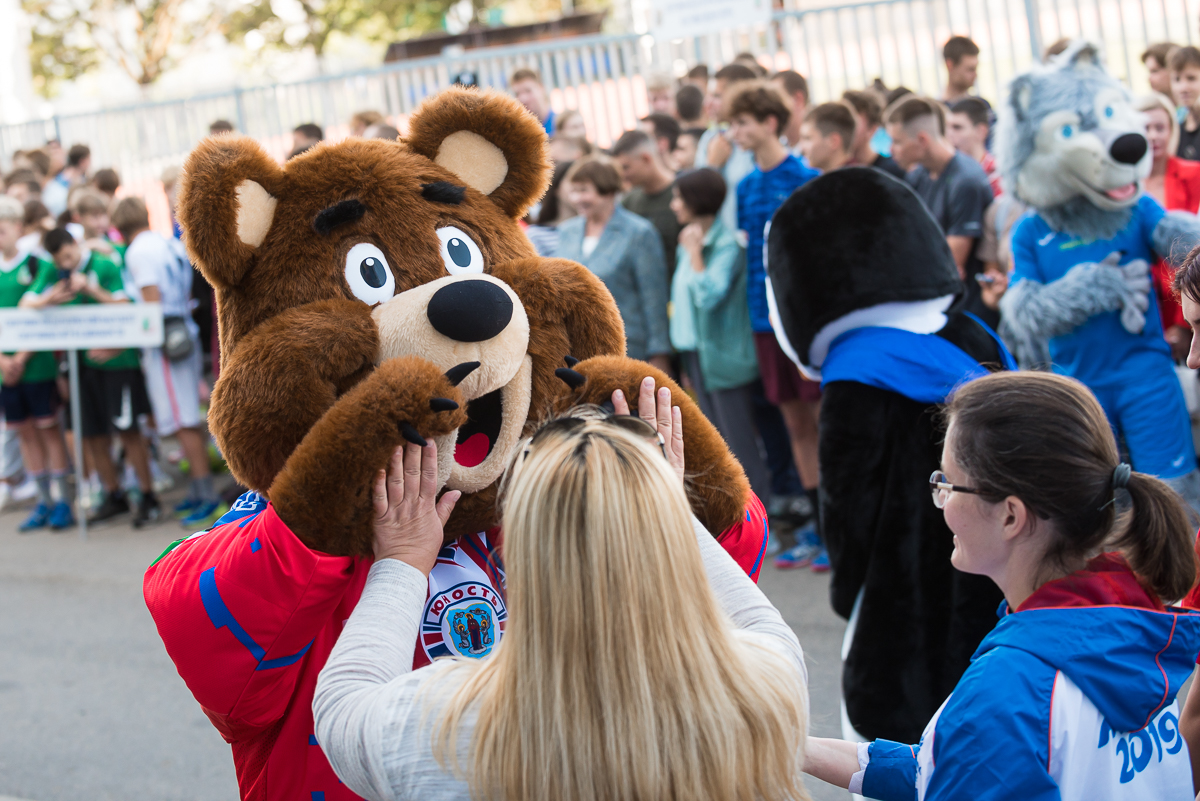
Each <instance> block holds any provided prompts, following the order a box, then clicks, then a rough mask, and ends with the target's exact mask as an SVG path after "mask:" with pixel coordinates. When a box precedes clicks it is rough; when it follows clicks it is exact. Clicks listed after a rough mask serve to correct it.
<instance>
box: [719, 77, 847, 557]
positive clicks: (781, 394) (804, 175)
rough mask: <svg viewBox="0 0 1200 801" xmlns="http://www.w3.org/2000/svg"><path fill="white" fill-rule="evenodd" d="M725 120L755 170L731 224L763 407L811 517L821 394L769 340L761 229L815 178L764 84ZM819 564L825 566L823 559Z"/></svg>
mask: <svg viewBox="0 0 1200 801" xmlns="http://www.w3.org/2000/svg"><path fill="white" fill-rule="evenodd" d="M729 118H730V127H729V130H730V133H731V134H732V136H733V140H734V142H735V143H736V144H737V146H738V147H739V148H741V149H743V150H745V151H747V152H749V153H752V154H753V155H754V169H753V170H751V171H750V173H749V174H748V175H747V176H746V177H745V178H743V179H742V181H741V183H739V184H738V187H737V219H738V226H739V228H740V229H741V230H742V231H743V232H744V235H745V237H746V295H747V301H748V303H749V305H750V326H751V328H752V329H753V331H754V347H755V351H756V352H757V355H758V367H759V372H760V374H761V376H762V383H763V391H764V394H765V395H766V398H767V400H768V401H770V402H771V403H773V404H775V406H777V407H778V408H779V411H780V412H781V413H782V415H783V421H784V424H785V426H786V427H787V432H788V438H789V440H790V444H791V446H792V447H791V449H792V457H793V459H794V460H795V463H796V468H797V469H798V471H799V473H800V482H801V484H802V485H803V487H804V492H805V494H806V495H807V497H808V501H809V504H808V506H809V507H811V509H812V510H814V512H815V510H816V508H817V505H816V494H817V486H818V484H819V479H818V473H817V415H818V413H819V411H820V407H821V387H820V385H819V384H817V383H815V382H812V381H806V380H805V379H804V378H802V377H801V375H800V372H799V371H798V370H797V369H796V365H794V364H793V363H792V361H791V359H789V358H788V357H787V355H786V354H784V352H783V349H782V348H780V347H779V343H778V342H777V341H776V340H775V334H774V333H773V331H772V328H771V322H770V320H769V319H768V311H767V286H766V267H765V265H764V264H763V243H764V241H765V238H766V228H767V224H768V223H769V222H770V221H771V217H772V216H773V215H774V214H775V210H776V209H778V208H779V207H780V206H781V205H782V204H783V201H785V200H787V199H788V197H789V196H791V194H792V192H794V191H795V190H796V189H798V188H799V187H801V186H803V185H804V184H805V183H807V182H808V181H810V180H812V179H813V178H815V177H816V176H817V174H818V173H817V171H816V170H814V169H812V168H810V167H808V166H806V165H804V164H803V163H802V162H801V161H800V160H799V159H797V158H796V157H795V156H793V155H792V154H791V153H789V152H788V151H787V149H786V148H785V147H784V146H783V144H782V143H781V142H780V132H781V131H782V130H784V129H785V128H787V125H788V122H790V120H791V110H790V109H789V108H788V104H787V101H786V100H785V99H784V97H783V95H782V93H780V91H779V90H778V88H777V87H775V86H774V85H772V84H771V83H767V82H764V81H754V82H751V83H748V84H745V85H744V86H741V87H739V88H738V89H737V91H736V93H735V94H734V96H733V97H732V99H731V100H730V103H729ZM801 545H807V546H808V550H807V551H806V552H805V554H804V557H803V558H804V559H808V560H811V559H812V558H813V555H814V554H813V551H812V545H813V543H812V542H802V543H801ZM798 547H799V546H798ZM818 555H819V554H818ZM825 561H826V563H827V561H828V557H825ZM789 566H792V565H789ZM797 566H798V565H797ZM825 569H828V568H827V567H826V568H825Z"/></svg>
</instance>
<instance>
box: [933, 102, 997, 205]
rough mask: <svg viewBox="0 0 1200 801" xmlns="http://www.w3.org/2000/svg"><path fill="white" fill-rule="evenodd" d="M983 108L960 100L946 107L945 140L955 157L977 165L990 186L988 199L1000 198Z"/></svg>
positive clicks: (981, 103) (989, 129) (985, 112)
mask: <svg viewBox="0 0 1200 801" xmlns="http://www.w3.org/2000/svg"><path fill="white" fill-rule="evenodd" d="M988 111H989V109H988V107H987V104H986V103H984V102H983V101H982V100H980V99H979V98H978V97H964V98H963V99H962V100H959V101H958V102H957V103H955V104H954V105H952V106H950V113H949V114H947V115H946V139H947V140H948V141H949V142H950V144H951V145H953V146H954V149H955V150H957V151H958V152H959V153H965V154H966V155H968V156H970V157H971V158H973V159H975V161H976V162H978V164H979V166H980V167H982V168H983V171H984V173H986V174H987V177H988V183H990V184H991V185H992V196H993V197H1000V193H1001V192H1003V191H1004V190H1003V189H1001V187H1000V172H999V171H998V170H997V169H996V157H995V156H993V155H992V154H991V152H989V151H988V149H987V142H988V135H989V133H990V132H991V126H990V125H988Z"/></svg>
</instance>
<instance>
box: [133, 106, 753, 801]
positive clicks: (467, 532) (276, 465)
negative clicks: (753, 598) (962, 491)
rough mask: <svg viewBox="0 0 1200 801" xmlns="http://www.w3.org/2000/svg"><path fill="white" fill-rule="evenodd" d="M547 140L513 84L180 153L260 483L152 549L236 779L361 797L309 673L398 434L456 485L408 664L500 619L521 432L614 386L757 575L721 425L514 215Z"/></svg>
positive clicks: (199, 250)
mask: <svg viewBox="0 0 1200 801" xmlns="http://www.w3.org/2000/svg"><path fill="white" fill-rule="evenodd" d="M546 150H547V147H546V137H545V134H544V133H543V131H542V129H541V126H540V124H539V123H538V122H537V120H536V119H534V118H533V117H532V116H531V115H530V114H529V113H528V112H526V111H525V110H524V109H523V108H522V107H521V106H520V105H519V104H517V103H516V102H515V101H514V100H512V99H511V98H509V97H507V96H504V95H501V94H497V93H490V92H480V91H476V90H464V89H452V90H448V91H446V92H443V93H441V94H439V95H437V96H435V97H433V98H431V99H430V100H428V101H427V102H426V103H425V104H424V105H422V106H421V108H420V109H419V110H418V111H417V112H416V113H415V114H414V115H413V116H412V119H411V121H410V129H409V133H408V136H407V137H406V138H404V139H402V140H400V141H396V142H388V141H381V140H364V139H348V140H345V141H343V142H339V143H337V144H326V143H323V144H320V145H317V146H316V147H314V148H313V149H311V150H309V151H308V152H306V153H304V154H303V155H301V156H298V157H296V158H295V159H293V160H291V161H289V162H288V163H287V164H286V165H285V166H284V167H280V166H279V165H278V164H276V163H275V162H274V161H273V160H271V159H270V158H269V157H267V155H266V154H265V153H264V152H263V150H262V149H261V148H260V147H259V146H258V145H257V143H255V142H254V141H253V140H252V139H248V138H238V137H233V136H218V137H212V138H209V139H206V140H205V141H203V142H202V143H201V144H200V145H199V146H198V147H197V148H196V150H195V151H194V152H193V153H192V154H191V156H190V157H189V158H188V161H187V164H186V166H185V170H184V178H183V183H182V191H181V194H180V222H181V224H182V227H183V229H184V231H185V241H186V244H187V246H188V249H189V252H190V253H191V254H192V257H193V259H194V261H195V262H196V264H197V265H198V266H199V268H200V270H201V271H202V272H203V273H204V275H205V277H206V278H207V279H208V280H209V282H210V283H211V284H212V285H213V287H214V289H215V292H216V300H217V312H218V321H219V326H220V339H221V356H222V371H221V377H220V380H219V381H218V382H217V385H216V388H215V389H214V392H213V398H212V407H211V410H210V413H209V426H210V428H211V430H212V432H213V434H214V436H215V437H216V439H217V442H218V444H219V445H220V447H221V451H222V453H223V454H224V455H225V457H226V459H227V460H228V462H229V465H230V468H231V470H232V472H233V474H234V476H235V477H237V479H238V480H239V481H241V482H242V483H243V484H245V485H246V486H248V487H250V488H251V492H249V493H247V494H246V495H244V496H243V497H242V498H241V499H239V501H238V503H237V504H235V506H234V508H233V509H232V510H231V511H230V513H229V514H228V515H226V516H225V517H223V518H222V519H221V520H220V521H218V523H217V525H215V526H214V527H213V528H212V529H211V530H209V531H208V532H206V533H204V534H202V535H197V536H194V537H191V538H189V539H187V540H185V541H182V542H181V543H180V544H176V545H175V546H173V547H172V549H169V550H168V552H167V553H166V554H164V555H163V556H162V557H160V558H159V561H157V562H156V563H155V564H154V565H153V566H151V568H150V570H148V571H147V574H146V578H145V585H144V590H145V596H146V602H147V605H148V606H149V608H150V611H151V614H152V615H153V617H154V620H155V623H156V625H157V626H158V629H159V633H160V635H161V636H162V638H163V641H164V643H165V644H166V647H167V651H168V653H169V654H170V655H171V657H172V659H173V660H174V662H175V664H176V666H177V668H178V669H179V672H180V674H181V675H182V676H183V678H184V680H185V681H186V682H187V684H188V687H189V689H190V690H191V691H192V693H193V694H194V695H195V696H196V699H197V700H198V701H199V702H200V704H201V705H202V706H203V707H204V709H205V712H206V713H207V714H208V716H209V718H210V719H211V720H212V721H213V723H214V724H215V725H216V726H217V728H218V729H219V730H220V731H221V733H222V734H223V735H224V736H225V738H226V739H227V740H228V741H229V742H230V743H232V744H233V752H234V761H235V763H236V766H237V769H238V779H239V784H240V786H241V789H242V796H243V797H244V798H255V799H267V798H270V799H275V798H279V799H283V798H288V799H292V798H301V797H302V798H308V797H310V795H311V796H312V797H314V798H315V797H317V796H318V795H319V794H320V793H324V796H323V797H324V798H325V800H326V801H335V799H345V798H352V797H353V796H352V794H350V793H349V791H347V790H346V789H345V788H344V787H343V786H341V785H340V784H339V783H338V782H337V779H336V777H335V776H334V775H333V772H332V771H331V770H330V768H329V765H328V763H327V762H326V761H325V758H324V756H323V755H322V754H321V752H320V749H319V748H316V747H313V746H314V745H315V740H314V739H313V737H312V734H313V731H312V712H311V703H312V693H313V688H314V686H315V682H316V677H317V673H318V672H319V671H320V669H321V666H322V665H323V664H324V662H325V659H326V658H327V656H328V654H329V652H330V650H331V649H332V647H333V644H334V642H335V641H336V639H337V636H338V633H339V632H340V631H341V627H342V623H343V621H345V620H346V618H347V617H349V615H350V611H351V610H352V609H353V608H354V605H355V603H357V600H358V597H359V594H360V593H361V589H362V585H363V582H364V581H365V577H366V572H367V568H368V567H369V565H370V559H369V557H370V555H371V541H372V530H371V519H372V512H371V501H370V495H369V488H370V484H371V480H372V477H373V476H374V475H375V474H376V472H377V471H378V470H379V469H381V468H383V467H384V466H385V465H386V464H387V461H388V458H389V456H390V454H391V453H392V451H393V450H394V449H395V448H396V447H397V446H398V445H400V444H401V443H403V442H404V441H405V440H406V439H407V440H409V441H420V442H423V441H427V440H433V441H434V442H436V443H437V445H438V454H439V465H438V467H439V470H438V481H439V486H441V487H445V488H447V489H453V490H459V491H461V492H462V493H463V495H462V498H461V500H460V501H459V502H458V504H457V506H456V508H455V510H454V514H453V516H452V517H451V518H450V520H449V522H448V524H447V526H446V546H445V548H444V549H443V551H442V554H441V556H440V558H439V560H438V566H437V567H435V568H434V571H433V573H431V575H430V595H429V600H428V602H427V606H426V614H425V618H424V620H423V625H422V635H421V641H420V642H418V643H415V651H416V655H415V664H417V665H420V664H424V663H426V662H428V661H429V660H430V659H432V658H435V657H437V656H443V655H453V654H459V655H465V656H473V657H482V656H486V655H487V654H488V653H490V651H491V649H492V648H493V647H494V645H495V643H496V642H497V641H498V640H499V638H500V636H501V634H502V633H503V629H504V621H505V615H506V613H505V608H504V573H503V561H502V558H501V552H500V542H501V537H500V532H499V531H498V528H497V527H498V524H499V521H498V519H497V503H496V494H497V485H498V482H499V479H500V477H501V475H502V473H503V472H504V469H505V467H506V465H507V464H508V463H509V460H510V459H511V457H512V455H513V453H514V452H515V451H516V449H517V448H518V446H519V443H520V442H521V440H522V438H523V437H526V436H529V435H531V434H532V433H533V432H534V431H536V430H537V428H538V427H539V426H540V425H541V424H542V423H544V422H545V421H547V420H549V419H551V418H553V417H555V416H557V415H560V414H562V413H564V412H565V411H567V410H569V409H570V408H572V407H574V406H576V405H579V404H595V405H600V404H603V403H605V402H606V401H608V400H609V398H610V397H611V395H612V392H613V391H614V390H616V389H621V390H623V391H624V393H625V394H626V396H627V397H629V398H637V397H638V387H639V385H640V383H641V381H642V379H643V378H644V377H645V376H653V377H654V379H655V380H656V382H657V383H658V384H659V385H660V386H663V385H665V386H667V387H669V388H670V390H671V394H672V403H674V404H675V405H678V406H680V407H681V408H682V412H683V425H684V428H683V430H684V438H685V449H686V454H685V455H686V459H687V466H686V467H687V478H686V483H687V489H688V493H689V497H690V499H691V501H692V507H693V510H694V511H695V513H696V516H697V517H698V518H699V519H700V521H701V522H702V523H704V525H705V526H706V527H707V528H708V530H709V531H711V532H713V533H714V535H715V536H717V538H718V540H719V541H720V542H721V544H722V545H724V546H725V547H726V549H727V550H728V551H730V553H731V554H732V555H733V556H734V558H735V559H737V560H738V562H739V564H741V565H742V567H743V568H744V569H745V570H746V571H747V572H748V573H750V574H751V575H757V570H758V566H759V564H760V561H761V556H762V552H763V550H764V548H765V545H766V529H765V514H764V513H763V511H762V505H761V504H760V503H759V501H758V499H757V498H755V497H754V496H753V494H752V493H751V492H750V489H749V485H748V484H747V482H746V478H745V475H744V473H743V472H742V469H741V466H740V465H739V464H738V463H737V462H736V461H735V460H734V458H733V457H732V456H731V455H730V453H729V451H728V449H727V448H726V446H725V443H724V441H723V440H722V438H721V436H720V434H718V433H717V431H716V429H715V428H713V426H712V425H711V424H710V423H709V422H708V421H707V420H705V419H704V417H703V415H701V413H700V412H699V410H698V409H697V407H696V406H695V404H694V403H693V402H692V401H691V400H690V399H689V398H688V396H687V395H686V394H685V393H684V392H683V391H682V390H681V389H680V388H679V387H678V386H677V385H676V384H674V383H673V382H672V381H671V380H670V379H669V378H668V377H667V376H666V375H664V374H662V373H661V372H659V371H658V370H656V369H654V368H652V367H650V366H649V365H647V364H644V363H642V362H637V361H634V360H632V359H628V358H626V357H625V356H624V352H625V337H624V329H623V327H622V324H621V318H620V315H619V313H618V311H617V307H616V304H615V303H614V301H613V299H612V296H611V295H610V294H609V293H608V291H607V290H606V289H605V287H604V285H603V284H602V283H601V282H600V280H599V279H597V278H596V277H595V276H594V275H592V274H591V273H590V272H589V271H588V270H587V269H586V268H584V267H582V266H581V265H578V264H575V263H573V262H568V261H563V260H555V259H543V258H539V257H538V256H537V254H536V253H535V251H534V250H533V248H532V246H531V245H530V244H529V242H528V240H527V239H526V238H525V236H524V234H523V233H522V231H521V228H520V226H519V224H518V221H519V220H520V218H521V217H522V216H523V215H524V214H525V211H526V210H527V209H528V207H529V206H530V205H531V204H532V203H533V202H534V201H536V200H537V199H538V198H539V197H541V195H542V193H543V192H544V191H545V189H546V186H547V184H548V179H549V175H550V165H549V161H548V159H547V154H546ZM364 557H366V558H364ZM463 604H475V605H477V606H479V607H480V609H482V610H483V611H484V612H486V615H482V616H481V615H476V616H475V617H476V619H483V620H485V621H487V625H488V631H486V632H483V631H480V632H479V633H478V636H477V637H475V638H474V639H473V640H472V641H471V642H470V643H463V642H459V641H458V640H457V639H456V638H455V637H454V636H453V633H452V632H451V630H450V627H449V625H448V624H447V620H448V616H449V615H450V614H451V613H453V612H454V611H455V610H457V609H458V608H459V606H462V605H463ZM464 608H465V607H464ZM444 624H445V625H444ZM476 646H479V647H476ZM268 788H269V789H268Z"/></svg>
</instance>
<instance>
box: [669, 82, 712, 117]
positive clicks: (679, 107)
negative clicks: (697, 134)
mask: <svg viewBox="0 0 1200 801" xmlns="http://www.w3.org/2000/svg"><path fill="white" fill-rule="evenodd" d="M675 114H676V116H678V117H679V124H680V125H681V126H682V127H684V128H707V127H708V117H707V116H706V115H705V113H704V90H703V89H701V88H700V87H698V86H696V85H695V84H691V83H685V84H684V85H683V86H681V87H679V91H678V92H676V93H675Z"/></svg>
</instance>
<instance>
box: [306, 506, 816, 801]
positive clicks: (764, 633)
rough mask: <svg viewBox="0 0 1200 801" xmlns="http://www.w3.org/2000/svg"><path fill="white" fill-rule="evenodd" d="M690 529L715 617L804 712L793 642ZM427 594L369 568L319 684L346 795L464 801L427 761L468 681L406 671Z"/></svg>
mask: <svg viewBox="0 0 1200 801" xmlns="http://www.w3.org/2000/svg"><path fill="white" fill-rule="evenodd" d="M693 525H694V528H695V530H696V539H697V541H698V542H699V544H700V553H701V556H702V557H703V560H704V568H705V571H706V572H707V574H708V580H709V582H710V583H711V585H712V588H713V591H714V592H715V594H716V596H717V600H718V602H719V603H720V605H721V609H722V610H723V611H724V612H725V614H726V615H728V616H729V618H730V619H731V620H732V622H733V625H734V627H735V628H736V629H737V630H738V631H737V634H738V636H739V637H741V638H744V639H746V640H753V641H754V642H757V643H761V644H763V645H765V646H767V647H770V648H771V649H772V650H774V651H777V652H778V653H780V654H782V655H783V656H785V657H786V658H787V659H788V660H789V661H790V662H791V663H792V664H794V665H795V667H796V669H797V670H798V671H799V675H800V676H801V677H802V682H801V683H800V684H798V685H797V686H796V692H797V693H800V694H803V695H804V696H805V708H807V707H808V700H807V695H808V671H807V669H806V667H805V665H804V654H803V652H802V651H801V649H800V643H799V642H798V641H797V639H796V635H795V634H794V633H792V630H791V629H790V628H789V627H788V625H787V624H786V623H784V622H783V618H782V617H781V616H780V614H779V612H778V610H776V609H775V607H774V606H772V605H771V602H770V601H768V600H767V597H766V596H765V595H763V594H762V591H761V590H759V589H758V587H757V586H755V584H754V582H753V581H751V580H750V579H749V578H748V577H747V576H746V574H745V573H743V572H742V570H741V568H740V567H738V565H737V563H735V562H734V561H733V559H732V558H730V556H729V554H727V553H726V552H725V551H724V549H722V548H721V546H720V545H718V544H717V542H716V540H714V539H713V538H712V536H711V535H710V534H709V533H708V532H707V531H706V530H705V529H704V527H703V526H701V525H700V523H699V522H698V521H693ZM428 588H429V583H428V581H427V580H426V578H425V576H424V575H422V574H421V572H420V571H419V570H417V569H416V568H414V567H412V566H411V565H407V564H405V563H404V562H400V561H397V560H395V559H382V560H380V561H378V562H376V563H375V564H374V565H372V567H371V571H370V573H369V574H368V576H367V582H366V586H365V587H364V588H363V594H362V599H361V600H360V601H359V602H358V606H356V607H355V609H354V612H353V613H352V614H351V615H350V620H349V621H348V622H347V623H346V628H345V630H343V631H342V635H341V637H340V638H338V642H337V646H336V647H334V649H333V653H331V654H330V655H329V661H328V662H327V663H326V665H325V668H324V669H323V670H322V671H321V675H320V678H319V679H318V681H317V692H316V695H315V696H314V698H313V715H314V716H315V718H316V730H317V740H318V742H320V744H321V747H322V749H324V751H325V755H326V756H327V757H328V758H329V763H330V764H331V765H332V766H333V769H334V771H336V772H337V775H338V777H339V778H340V779H341V780H342V781H343V782H344V783H345V784H346V786H347V787H349V788H350V789H351V790H353V791H354V792H356V793H358V794H359V795H361V796H363V797H364V798H367V799H371V800H372V801H382V800H383V799H388V800H389V801H390V800H391V799H422V801H435V799H445V800H446V801H450V799H454V800H455V801H467V799H469V798H470V797H471V796H470V791H469V789H468V786H467V783H466V781H464V780H462V779H459V778H456V777H455V776H454V775H452V774H451V773H449V772H447V771H445V770H443V769H442V768H441V766H440V765H439V764H438V762H437V760H436V759H435V758H434V756H433V737H434V733H435V732H436V729H437V726H438V723H439V721H440V720H441V718H440V715H439V712H440V711H441V708H442V699H445V698H448V697H449V696H450V695H451V694H453V692H454V691H455V690H457V689H458V688H459V687H460V686H461V685H462V681H463V678H464V676H465V672H464V671H461V670H457V671H456V670H452V667H453V662H452V661H451V660H439V661H437V662H434V663H433V664H432V665H428V666H426V667H423V668H420V669H419V670H413V669H412V658H413V646H414V643H415V642H416V641H417V635H418V631H419V628H420V621H421V612H422V610H423V609H424V606H425V594H426V592H427V590H428ZM447 671H449V672H447ZM475 720H476V718H475V714H474V712H468V713H467V715H465V716H464V718H463V722H462V725H460V727H459V730H458V748H459V751H458V753H460V754H466V753H468V749H469V747H470V743H471V737H472V733H473V732H474V727H475ZM460 764H461V765H462V767H469V766H468V765H467V764H466V763H460Z"/></svg>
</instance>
